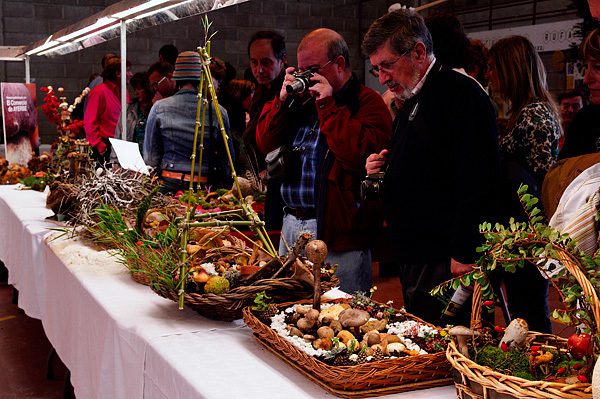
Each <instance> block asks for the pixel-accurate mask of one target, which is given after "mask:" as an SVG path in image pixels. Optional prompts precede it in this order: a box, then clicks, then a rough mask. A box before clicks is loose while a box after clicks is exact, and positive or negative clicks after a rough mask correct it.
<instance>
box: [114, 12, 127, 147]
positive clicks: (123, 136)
mask: <svg viewBox="0 0 600 399" xmlns="http://www.w3.org/2000/svg"><path fill="white" fill-rule="evenodd" d="M116 138H118V139H121V140H126V139H127V24H126V23H125V21H123V20H122V21H121V137H116Z"/></svg>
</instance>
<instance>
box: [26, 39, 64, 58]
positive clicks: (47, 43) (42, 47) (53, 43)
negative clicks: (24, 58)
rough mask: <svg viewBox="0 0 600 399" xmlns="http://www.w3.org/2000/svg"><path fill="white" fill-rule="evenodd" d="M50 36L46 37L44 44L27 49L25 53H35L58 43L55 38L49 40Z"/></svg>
mask: <svg viewBox="0 0 600 399" xmlns="http://www.w3.org/2000/svg"><path fill="white" fill-rule="evenodd" d="M50 38H51V36H48V39H46V42H45V43H44V44H42V45H41V46H38V47H36V48H34V49H31V50H29V51H28V52H26V53H25V54H27V55H32V54H37V53H39V52H40V51H44V50H47V49H49V48H51V47H54V46H56V45H57V44H58V43H59V42H57V41H56V40H49V39H50Z"/></svg>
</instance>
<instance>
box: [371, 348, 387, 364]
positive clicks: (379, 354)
mask: <svg viewBox="0 0 600 399" xmlns="http://www.w3.org/2000/svg"><path fill="white" fill-rule="evenodd" d="M383 359H385V355H384V354H383V351H382V350H381V349H379V348H377V349H375V353H373V359H372V361H374V362H376V361H378V360H383Z"/></svg>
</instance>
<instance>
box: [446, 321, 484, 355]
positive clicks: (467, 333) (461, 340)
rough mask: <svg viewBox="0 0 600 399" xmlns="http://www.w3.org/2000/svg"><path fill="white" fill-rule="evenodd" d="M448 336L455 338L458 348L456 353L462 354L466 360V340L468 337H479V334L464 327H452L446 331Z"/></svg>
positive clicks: (467, 349) (467, 351) (467, 352)
mask: <svg viewBox="0 0 600 399" xmlns="http://www.w3.org/2000/svg"><path fill="white" fill-rule="evenodd" d="M448 334H450V335H452V336H453V337H456V345H457V346H458V351H459V352H460V353H462V354H463V355H464V356H465V357H466V358H468V357H469V347H468V346H467V340H468V339H469V338H470V337H475V336H477V335H480V334H479V332H477V331H473V330H471V329H470V328H467V327H465V326H454V327H452V328H451V329H450V330H448Z"/></svg>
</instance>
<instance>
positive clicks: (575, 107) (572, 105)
mask: <svg viewBox="0 0 600 399" xmlns="http://www.w3.org/2000/svg"><path fill="white" fill-rule="evenodd" d="M560 106H561V108H562V109H564V110H568V109H572V110H573V111H579V109H580V108H581V106H580V105H579V104H577V103H563V104H561V105H560Z"/></svg>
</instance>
